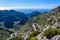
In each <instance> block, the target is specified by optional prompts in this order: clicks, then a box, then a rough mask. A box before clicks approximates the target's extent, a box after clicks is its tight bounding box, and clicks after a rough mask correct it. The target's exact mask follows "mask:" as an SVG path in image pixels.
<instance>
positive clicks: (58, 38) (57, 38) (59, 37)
mask: <svg viewBox="0 0 60 40" xmlns="http://www.w3.org/2000/svg"><path fill="white" fill-rule="evenodd" d="M51 40H60V35H56V36H54V37H53V38H51Z"/></svg>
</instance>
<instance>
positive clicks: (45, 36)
mask: <svg viewBox="0 0 60 40" xmlns="http://www.w3.org/2000/svg"><path fill="white" fill-rule="evenodd" d="M35 12H36V11H35ZM33 13H34V12H32V15H33ZM37 13H38V12H37ZM34 15H35V14H34ZM39 32H40V33H39ZM20 33H26V35H28V37H27V36H26V37H27V40H33V39H34V40H51V39H52V38H53V37H54V36H56V35H60V6H59V7H57V8H55V9H52V10H51V11H50V12H44V13H41V14H40V15H38V16H36V17H34V16H33V17H32V18H31V19H29V20H28V21H27V22H26V23H25V25H24V26H23V27H22V28H20ZM26 37H23V38H26ZM56 39H57V38H56ZM52 40H53V39H52ZM59 40H60V39H59Z"/></svg>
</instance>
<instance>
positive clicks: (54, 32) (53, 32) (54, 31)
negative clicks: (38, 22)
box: [44, 28, 60, 38]
mask: <svg viewBox="0 0 60 40" xmlns="http://www.w3.org/2000/svg"><path fill="white" fill-rule="evenodd" d="M58 34H59V35H60V29H56V28H55V29H52V28H50V29H49V30H46V31H45V32H44V36H46V37H47V38H52V37H53V36H55V35H58Z"/></svg>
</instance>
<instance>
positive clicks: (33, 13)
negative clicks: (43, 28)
mask: <svg viewBox="0 0 60 40" xmlns="http://www.w3.org/2000/svg"><path fill="white" fill-rule="evenodd" d="M40 14H41V13H40V12H39V11H33V12H32V13H30V14H27V17H28V18H33V17H35V16H38V15H40Z"/></svg>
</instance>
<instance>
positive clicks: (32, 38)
mask: <svg viewBox="0 0 60 40" xmlns="http://www.w3.org/2000/svg"><path fill="white" fill-rule="evenodd" d="M27 40H38V39H37V38H36V37H28V39H27Z"/></svg>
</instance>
